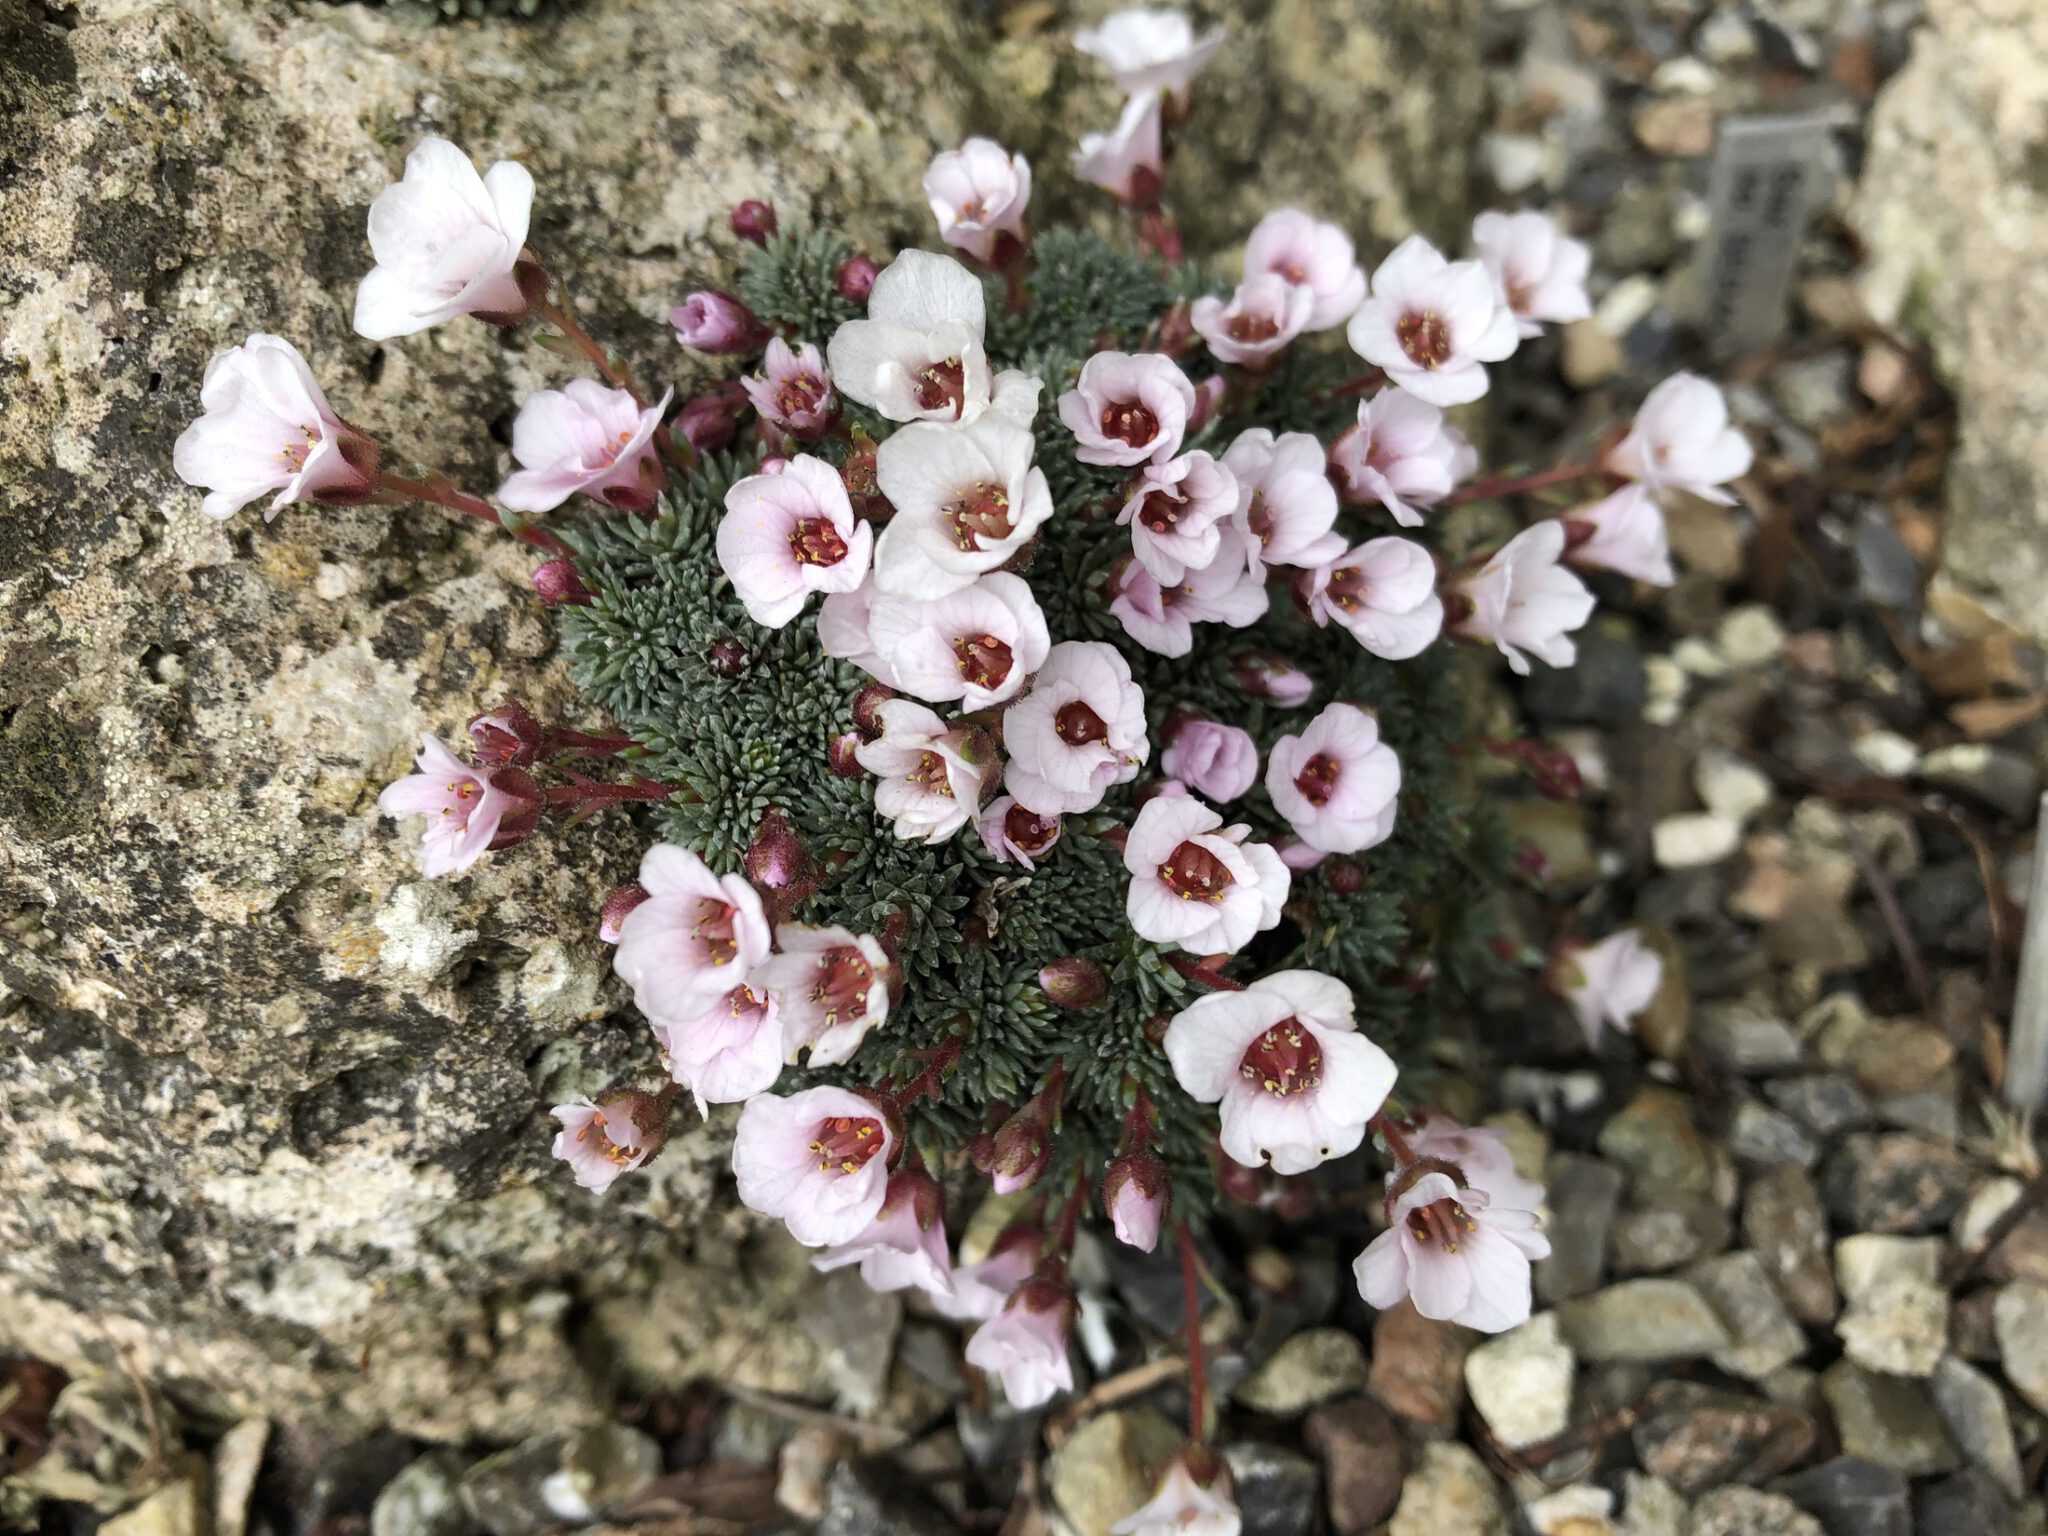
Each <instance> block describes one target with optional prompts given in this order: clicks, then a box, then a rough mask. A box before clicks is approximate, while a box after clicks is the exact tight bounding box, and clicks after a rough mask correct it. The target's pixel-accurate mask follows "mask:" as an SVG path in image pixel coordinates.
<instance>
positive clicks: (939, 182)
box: [924, 139, 1031, 267]
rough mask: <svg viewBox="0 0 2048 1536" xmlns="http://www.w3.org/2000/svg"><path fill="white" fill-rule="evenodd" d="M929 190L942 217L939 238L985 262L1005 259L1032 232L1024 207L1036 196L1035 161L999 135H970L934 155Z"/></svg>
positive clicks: (927, 182)
mask: <svg viewBox="0 0 2048 1536" xmlns="http://www.w3.org/2000/svg"><path fill="white" fill-rule="evenodd" d="M924 196H925V201H926V202H927V203H929V204H930V205H931V210H932V217H934V218H935V219H937V220H938V221H939V238H940V239H942V240H944V241H945V242H946V244H948V245H950V246H954V247H956V248H958V249H959V250H963V251H965V252H966V253H967V254H968V255H969V256H972V257H973V258H974V259H975V260H976V261H978V262H980V263H982V264H983V265H984V266H990V267H997V266H1003V265H1005V264H1006V263H1007V262H1008V261H1009V260H1010V259H1011V257H1013V256H1014V255H1015V254H1016V252H1017V251H1018V250H1020V249H1021V248H1022V247H1023V245H1024V243H1025V241H1026V240H1027V239H1028V238H1029V237H1028V236H1027V235H1026V234H1025V231H1024V210H1025V209H1026V208H1027V207H1028V206H1029V205H1030V202H1031V166H1030V164H1029V163H1028V162H1027V161H1026V160H1025V159H1024V157H1023V156H1022V155H1013V154H1011V153H1009V152H1008V151H1007V150H1005V149H1004V148H1003V146H1002V145H1000V144H998V143H997V142H996V141H995V140H994V139H969V140H968V141H967V142H966V143H965V144H962V145H961V146H960V147H959V148H958V149H949V150H945V151H943V152H941V153H939V154H936V155H934V156H932V163H931V164H930V165H929V166H928V167H926V169H925V173H924Z"/></svg>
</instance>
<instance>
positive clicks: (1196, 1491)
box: [1109, 1457, 1244, 1536]
mask: <svg viewBox="0 0 2048 1536" xmlns="http://www.w3.org/2000/svg"><path fill="white" fill-rule="evenodd" d="M1243 1529H1244V1521H1243V1520H1242V1519H1241V1518H1240V1517H1239V1515H1238V1512H1237V1506H1236V1505H1235V1504H1233V1503H1231V1502H1230V1500H1229V1499H1227V1498H1225V1497H1224V1496H1223V1495H1222V1494H1221V1493H1219V1492H1217V1491H1216V1489H1214V1488H1205V1487H1203V1486H1202V1484H1200V1483H1198V1482H1196V1481H1195V1479H1194V1477H1193V1476H1192V1475H1191V1474H1190V1473H1189V1471H1188V1468H1187V1463H1186V1462H1185V1461H1183V1460H1181V1459H1180V1458H1179V1457H1176V1458H1174V1461H1173V1464H1172V1465H1171V1466H1169V1467H1168V1468H1167V1469H1166V1475H1165V1476H1164V1477H1162V1478H1161V1479H1160V1480H1159V1486H1158V1488H1157V1489H1156V1490H1155V1491H1154V1492H1153V1494H1152V1497H1151V1499H1150V1500H1149V1501H1148V1502H1146V1503H1144V1504H1142V1505H1140V1506H1139V1507H1138V1508H1137V1509H1134V1510H1133V1511H1131V1513H1130V1514H1128V1515H1125V1516H1124V1517H1123V1519H1121V1520H1119V1521H1117V1523H1116V1524H1115V1525H1112V1526H1111V1527H1110V1528H1109V1536H1239V1532H1241V1531H1242V1530H1243Z"/></svg>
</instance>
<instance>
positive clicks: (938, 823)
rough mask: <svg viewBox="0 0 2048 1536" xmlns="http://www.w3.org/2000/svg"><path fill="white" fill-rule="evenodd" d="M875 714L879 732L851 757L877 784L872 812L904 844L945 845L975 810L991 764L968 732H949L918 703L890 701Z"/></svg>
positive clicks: (955, 730)
mask: <svg viewBox="0 0 2048 1536" xmlns="http://www.w3.org/2000/svg"><path fill="white" fill-rule="evenodd" d="M876 713H877V714H879V715H880V716H881V718H882V734H881V735H880V736H877V737H876V738H875V739H874V740H873V741H870V742H864V743H863V744H862V745H861V746H859V747H857V748H855V749H854V754H853V755H854V758H855V760H856V761H857V762H859V764H860V765H861V767H863V768H865V769H867V771H868V772H869V773H872V774H874V775H876V776H877V777H878V778H879V779H880V780H881V782H880V783H879V784H877V785H876V786H875V811H876V814H878V815H881V816H886V817H888V818H889V819H890V820H891V821H892V822H894V823H895V832H896V835H897V836H898V837H900V838H903V839H905V840H906V841H912V842H928V843H943V842H946V841H947V840H948V839H950V838H951V837H952V836H953V834H954V833H955V832H958V831H959V830H960V829H961V828H962V827H964V826H966V825H967V823H968V822H970V821H972V820H973V819H974V814H975V812H976V811H978V810H980V809H981V801H982V795H983V792H984V786H985V784H987V782H988V781H989V780H990V779H991V778H992V775H991V773H990V768H991V767H992V764H991V763H990V762H989V761H988V760H987V758H986V757H985V756H984V755H983V753H982V751H981V749H980V748H978V747H977V745H976V742H975V740H974V733H973V732H972V731H969V730H965V729H952V728H949V727H948V726H947V724H946V722H945V721H943V720H941V719H940V718H939V717H938V716H937V715H935V714H933V713H932V712H931V711H930V710H928V709H926V708H925V707H924V706H923V705H922V704H915V703H912V702H911V701H910V700H909V699H890V700H889V701H888V702H887V703H885V704H883V705H882V707H881V708H880V709H879V710H877V711H876Z"/></svg>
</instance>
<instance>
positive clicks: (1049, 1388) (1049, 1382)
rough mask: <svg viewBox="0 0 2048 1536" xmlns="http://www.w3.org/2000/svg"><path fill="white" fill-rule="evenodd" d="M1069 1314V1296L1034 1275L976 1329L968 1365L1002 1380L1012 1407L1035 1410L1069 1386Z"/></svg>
mask: <svg viewBox="0 0 2048 1536" xmlns="http://www.w3.org/2000/svg"><path fill="white" fill-rule="evenodd" d="M1072 1316H1073V1298H1072V1297H1071V1295H1069V1294H1068V1293H1067V1291H1066V1290H1065V1289H1064V1288H1063V1287H1061V1286H1058V1285H1054V1284H1052V1283H1051V1282H1049V1281H1046V1280H1045V1279H1043V1278H1042V1277H1039V1276H1033V1277H1032V1278H1031V1279H1028V1280H1026V1281H1025V1282H1024V1283H1023V1284H1021V1285H1019V1286H1018V1287H1017V1289H1016V1290H1015V1291H1013V1292H1012V1293H1011V1294H1010V1299H1009V1301H1008V1302H1007V1303H1006V1304H1005V1305H1004V1307H1003V1310H1002V1311H1001V1312H1000V1313H999V1314H997V1315H996V1316H995V1317H994V1318H992V1319H990V1320H989V1321H988V1322H985V1323H983V1324H982V1325H981V1326H980V1327H979V1328H977V1329H975V1330H974V1333H973V1335H972V1336H971V1337H970V1338H969V1339H968V1340H967V1349H966V1356H967V1363H968V1364H969V1365H973V1366H979V1367H980V1368H981V1369H982V1370H984V1371H987V1372H989V1373H990V1374H992V1375H994V1376H996V1377H998V1378H1000V1380H1001V1381H1002V1383H1003V1396H1004V1397H1006V1398H1008V1399H1009V1402H1010V1406H1011V1407H1012V1408H1018V1409H1029V1408H1036V1407H1038V1406H1040V1405H1041V1404H1043V1403H1045V1402H1046V1401H1047V1400H1049V1399H1050V1398H1051V1397H1052V1395H1053V1394H1054V1393H1055V1392H1071V1391H1072V1390H1073V1387H1074V1367H1073V1364H1072V1362H1071V1361H1069V1360H1068V1359H1067V1327H1068V1324H1069V1322H1070V1320H1071V1319H1072Z"/></svg>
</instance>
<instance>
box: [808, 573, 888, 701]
mask: <svg viewBox="0 0 2048 1536" xmlns="http://www.w3.org/2000/svg"><path fill="white" fill-rule="evenodd" d="M875 601H876V595H875V583H874V578H873V576H872V575H870V576H869V578H868V579H867V580H865V581H863V582H862V583H861V584H860V585H859V586H857V587H855V588H854V589H853V590H852V591H851V592H833V593H831V594H829V595H828V596H827V597H826V598H825V601H824V602H822V603H820V604H819V605H818V649H819V650H821V651H823V652H824V653H825V654H826V655H827V656H831V657H835V658H837V659H838V660H840V661H850V662H852V663H853V664H854V665H855V666H856V667H859V668H860V669H861V670H862V671H863V672H865V673H867V674H868V676H870V677H872V678H873V679H874V680H875V681H876V682H878V683H880V684H881V685H882V686H883V687H885V688H894V687H895V686H896V674H895V673H894V672H892V671H891V670H890V669H889V663H888V661H887V660H885V659H884V658H883V656H882V653H881V652H880V651H878V650H876V649H875V642H874V637H873V636H872V635H870V634H869V633H868V624H869V622H870V620H871V619H872V618H873V616H874V605H875ZM885 601H886V599H885Z"/></svg>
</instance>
